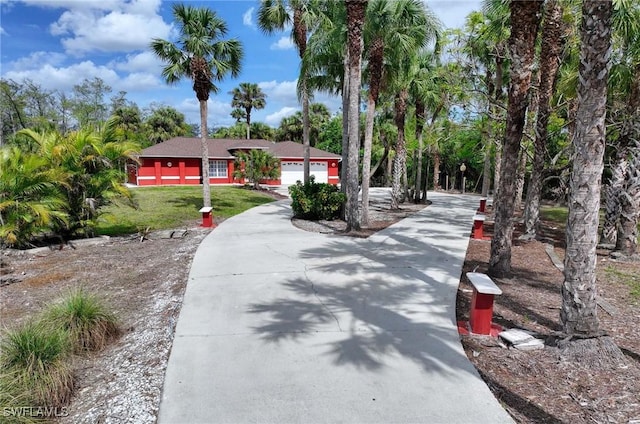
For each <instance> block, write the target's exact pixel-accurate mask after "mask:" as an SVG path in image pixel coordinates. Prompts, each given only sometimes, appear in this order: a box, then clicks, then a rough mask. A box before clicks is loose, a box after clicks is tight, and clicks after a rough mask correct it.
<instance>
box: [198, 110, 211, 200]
mask: <svg viewBox="0 0 640 424" xmlns="http://www.w3.org/2000/svg"><path fill="white" fill-rule="evenodd" d="M200 152H201V154H202V205H203V206H204V207H205V208H208V207H211V187H210V184H209V145H208V144H207V101H206V100H200Z"/></svg>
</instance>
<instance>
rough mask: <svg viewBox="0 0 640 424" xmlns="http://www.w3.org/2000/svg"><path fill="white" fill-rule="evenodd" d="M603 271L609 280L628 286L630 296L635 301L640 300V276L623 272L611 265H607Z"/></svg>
mask: <svg viewBox="0 0 640 424" xmlns="http://www.w3.org/2000/svg"><path fill="white" fill-rule="evenodd" d="M604 272H605V274H606V275H607V277H608V278H610V279H611V280H614V281H616V282H619V283H622V284H624V285H626V286H628V287H629V294H630V295H631V297H632V298H633V299H634V300H636V301H638V300H640V276H638V275H637V274H632V273H628V272H624V271H622V270H620V269H617V268H616V267H614V266H612V265H609V266H607V267H606V268H605V269H604Z"/></svg>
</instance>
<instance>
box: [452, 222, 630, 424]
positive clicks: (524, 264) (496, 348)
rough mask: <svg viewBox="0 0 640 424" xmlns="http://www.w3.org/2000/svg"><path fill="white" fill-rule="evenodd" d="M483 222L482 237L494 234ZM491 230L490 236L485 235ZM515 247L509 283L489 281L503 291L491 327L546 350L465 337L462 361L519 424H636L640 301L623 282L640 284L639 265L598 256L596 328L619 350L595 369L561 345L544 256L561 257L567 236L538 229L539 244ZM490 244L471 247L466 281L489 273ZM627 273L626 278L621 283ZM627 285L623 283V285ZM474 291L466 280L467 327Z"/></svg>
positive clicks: (556, 298)
mask: <svg viewBox="0 0 640 424" xmlns="http://www.w3.org/2000/svg"><path fill="white" fill-rule="evenodd" d="M492 229H493V227H492V223H491V222H485V235H487V234H488V235H489V236H491V235H492ZM487 230H488V231H487ZM521 233H522V225H521V224H518V225H516V228H515V232H514V239H515V241H514V243H513V248H512V258H511V261H512V266H513V270H514V273H513V277H512V278H510V279H494V281H496V283H497V284H498V285H499V286H500V288H501V289H502V291H503V294H502V295H501V296H497V297H496V302H495V306H494V323H497V324H499V325H501V326H502V327H504V328H505V329H511V328H519V329H524V330H528V331H530V332H532V333H534V334H535V335H536V338H539V339H542V340H544V341H545V346H544V349H542V350H533V351H520V350H517V349H514V348H512V347H510V348H508V347H506V346H505V345H504V344H502V343H499V342H498V340H497V339H493V338H490V337H482V336H462V343H463V346H464V347H465V351H466V352H467V356H468V357H469V359H470V360H471V361H472V362H473V363H474V365H475V366H476V368H477V369H478V371H479V372H480V374H481V375H482V377H483V378H484V379H485V381H486V382H487V384H488V385H489V387H490V388H491V390H492V391H493V393H494V394H495V395H496V397H497V398H498V399H499V400H500V401H501V402H502V404H503V406H504V407H505V408H506V409H507V410H508V411H509V413H511V415H512V416H513V417H514V419H515V420H516V421H517V422H520V423H560V422H562V423H640V331H639V327H638V325H637V323H638V321H639V319H640V297H633V296H632V295H631V291H632V288H631V287H630V286H629V285H628V284H627V282H628V279H629V278H630V279H635V282H636V283H637V282H638V281H639V280H640V263H637V262H636V263H625V262H620V261H616V260H613V259H611V258H610V257H609V252H608V251H606V250H598V271H597V272H598V279H597V282H598V294H599V298H600V301H599V304H600V305H601V306H600V307H599V308H598V318H599V320H600V325H601V329H602V330H604V332H606V333H607V334H608V335H610V336H611V337H612V338H613V341H614V342H615V344H616V345H617V346H618V347H619V348H620V349H621V350H622V353H623V354H624V355H621V360H620V361H616V362H615V363H614V364H610V363H603V364H598V363H595V364H594V363H593V362H591V361H588V360H587V357H578V358H574V359H575V360H567V359H566V358H565V357H564V355H563V352H562V350H561V349H560V348H559V347H558V346H557V344H558V342H559V341H560V340H561V335H560V331H561V330H562V327H561V324H560V306H561V303H562V297H561V285H562V282H563V274H562V272H561V271H560V270H559V269H558V268H557V267H556V266H555V265H554V263H553V262H552V260H551V259H550V256H549V254H548V253H547V249H550V250H552V251H553V252H554V253H555V254H556V255H557V257H559V258H560V259H562V258H563V257H564V233H563V232H562V231H560V230H559V229H558V228H555V227H553V223H550V222H544V221H543V223H542V237H543V242H540V241H529V242H524V241H520V240H518V239H517V237H518V236H519V235H520V234H521ZM490 245H491V242H490V241H484V240H470V243H469V249H468V250H467V256H466V260H465V264H464V269H463V274H464V273H465V272H471V271H474V270H476V269H477V272H486V270H487V268H488V266H487V265H488V262H489V256H490V247H491V246H490ZM619 273H624V274H625V275H626V277H625V278H622V279H621V278H619V277H618V275H619ZM625 279H626V280H627V282H625ZM471 294H472V286H471V284H469V282H468V280H467V278H466V277H464V276H463V278H462V280H461V284H460V287H459V289H458V302H457V314H458V319H459V320H468V317H469V305H470V301H471Z"/></svg>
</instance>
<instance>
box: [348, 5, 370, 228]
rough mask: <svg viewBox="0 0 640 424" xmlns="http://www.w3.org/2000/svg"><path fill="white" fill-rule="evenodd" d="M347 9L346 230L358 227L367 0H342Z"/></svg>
mask: <svg viewBox="0 0 640 424" xmlns="http://www.w3.org/2000/svg"><path fill="white" fill-rule="evenodd" d="M344 3H345V6H346V9H347V50H348V54H349V63H348V65H349V66H348V69H349V103H348V105H349V122H348V124H347V125H348V134H349V149H348V151H349V157H348V163H347V167H348V169H349V170H348V171H347V181H345V184H346V190H345V193H346V195H347V203H346V207H345V218H346V221H347V231H350V230H359V229H360V213H359V205H358V192H359V191H360V190H359V187H358V151H359V150H360V80H361V66H362V48H363V35H362V30H363V27H364V22H365V12H366V10H367V3H368V0H345V2H344Z"/></svg>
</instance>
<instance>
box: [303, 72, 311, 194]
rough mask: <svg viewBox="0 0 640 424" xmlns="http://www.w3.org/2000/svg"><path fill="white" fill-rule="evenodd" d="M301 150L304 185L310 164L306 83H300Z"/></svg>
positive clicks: (307, 178)
mask: <svg viewBox="0 0 640 424" xmlns="http://www.w3.org/2000/svg"><path fill="white" fill-rule="evenodd" d="M301 90H302V150H303V153H302V154H303V156H304V158H303V171H302V172H303V174H302V175H303V178H304V182H305V184H306V183H308V182H309V175H310V162H311V147H310V146H311V144H310V140H309V93H308V92H307V83H306V81H304V80H303V81H302V88H301Z"/></svg>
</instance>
